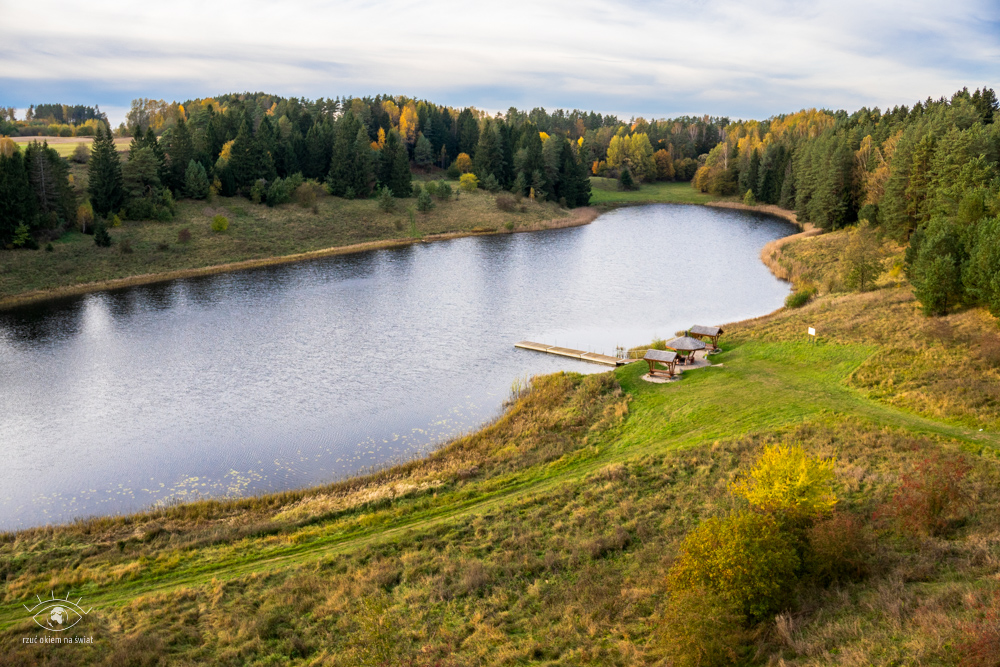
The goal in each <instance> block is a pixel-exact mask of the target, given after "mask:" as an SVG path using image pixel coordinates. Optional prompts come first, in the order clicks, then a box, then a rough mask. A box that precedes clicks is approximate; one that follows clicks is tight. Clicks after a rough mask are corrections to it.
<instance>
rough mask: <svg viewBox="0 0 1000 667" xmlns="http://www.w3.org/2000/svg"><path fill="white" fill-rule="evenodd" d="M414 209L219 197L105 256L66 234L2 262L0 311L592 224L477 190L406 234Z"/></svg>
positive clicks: (123, 233) (128, 232)
mask: <svg viewBox="0 0 1000 667" xmlns="http://www.w3.org/2000/svg"><path fill="white" fill-rule="evenodd" d="M85 177H86V175H85V169H82V168H80V167H77V168H75V169H74V180H75V181H76V182H77V183H78V184H79V183H80V182H81V181H82V180H83V179H85ZM456 189H457V188H456ZM410 208H415V200H413V199H407V200H399V201H398V203H397V207H396V210H395V211H392V212H388V213H386V212H383V211H381V210H380V209H379V207H378V203H377V202H376V201H375V200H345V199H340V198H337V197H329V196H326V195H321V196H320V197H319V198H318V199H317V201H316V207H315V209H313V208H311V207H310V208H303V207H301V206H298V205H296V204H294V203H293V204H285V205H283V206H279V207H274V208H270V207H268V206H264V205H254V204H253V203H251V202H250V201H249V200H247V199H244V198H242V197H233V198H225V197H215V198H214V199H213V200H212V201H211V202H198V201H193V200H183V201H181V202H179V203H178V205H177V215H176V216H175V217H174V219H173V220H170V221H167V222H155V221H139V222H136V221H125V222H123V223H122V226H120V227H117V228H112V229H110V230H109V231H110V233H111V236H112V239H113V241H114V242H113V244H112V246H111V247H110V248H98V247H97V246H95V245H94V239H93V237H92V236H90V235H86V234H83V233H81V232H79V231H70V232H67V233H66V234H64V235H63V236H62V237H60V238H58V239H56V240H54V241H53V242H52V251H51V252H46V251H44V250H36V251H30V250H24V251H15V252H4V253H2V255H0V261H2V262H3V263H2V264H0V306H2V305H3V304H4V302H6V303H7V304H10V303H16V302H17V301H18V299H17V298H16V297H18V296H19V295H22V296H23V295H24V294H25V293H31V292H37V291H44V290H53V289H58V288H69V289H73V288H81V286H86V285H88V284H89V283H99V282H101V281H109V280H115V279H124V278H129V277H131V276H142V275H148V274H159V273H167V272H176V271H184V270H188V269H200V268H205V267H214V266H218V265H224V264H229V263H234V262H245V261H248V260H258V259H266V258H280V257H282V256H287V255H295V254H298V253H308V252H312V251H317V250H322V249H327V248H333V247H340V246H349V245H354V244H360V243H372V242H388V241H392V240H399V241H400V242H411V241H413V240H414V239H415V238H422V237H428V236H432V235H439V234H448V233H460V234H461V233H464V234H471V233H491V232H508V231H523V230H528V229H538V228H541V227H545V226H552V227H555V226H560V225H566V224H580V221H586V220H587V219H588V217H587V216H588V215H589V216H590V217H592V213H590V212H588V211H587V210H584V209H578V210H577V211H575V212H574V213H573V214H570V213H569V212H567V211H564V210H561V209H559V207H558V206H556V205H555V204H551V203H535V202H531V201H529V200H527V199H525V200H523V201H522V203H521V205H520V208H518V209H515V210H514V211H511V212H504V211H501V210H499V209H497V207H496V204H495V197H494V196H493V195H491V194H489V193H487V192H485V191H482V190H480V191H476V192H472V193H461V194H460V195H459V196H458V198H457V199H452V200H450V201H438V202H437V205H436V206H435V208H434V209H433V210H431V211H430V212H428V213H416V212H415V213H414V214H413V223H412V225H411V221H410V216H409V212H408V209H410ZM216 215H222V216H225V217H226V218H227V219H228V221H229V228H228V230H227V231H226V232H224V233H215V232H213V231H212V230H211V220H212V218H213V217H214V216H216ZM581 216H582V217H581ZM182 230H187V231H188V232H190V240H188V241H183V240H182V235H181V231H182ZM43 245H44V244H43ZM83 289H87V287H83ZM12 297H15V298H13V299H12Z"/></svg>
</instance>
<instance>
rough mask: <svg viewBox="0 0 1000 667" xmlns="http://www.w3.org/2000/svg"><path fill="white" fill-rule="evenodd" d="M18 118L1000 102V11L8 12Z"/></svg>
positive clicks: (979, 4)
mask: <svg viewBox="0 0 1000 667" xmlns="http://www.w3.org/2000/svg"><path fill="white" fill-rule="evenodd" d="M0 17H2V20H0V104H4V105H5V106H16V107H26V106H28V105H29V104H38V103H43V102H62V103H72V104H99V105H100V106H101V108H102V109H104V110H105V111H108V112H109V115H110V116H111V119H112V121H113V122H117V121H119V120H121V119H122V118H123V117H124V110H125V108H126V107H127V106H128V103H129V101H130V100H131V99H133V98H136V97H154V98H163V99H166V100H172V99H177V100H185V99H188V98H192V97H205V96H211V95H213V94H217V93H221V92H230V91H244V90H263V91H267V92H273V93H278V94H282V95H296V96H305V97H309V98H315V97H335V96H343V95H355V96H361V95H366V94H376V93H389V94H405V95H411V96H415V97H422V98H427V99H431V100H434V101H436V102H440V103H445V104H451V105H455V106H466V105H473V106H477V107H480V108H484V109H489V110H506V109H507V107H509V106H511V105H514V106H517V107H520V108H531V107H534V106H544V107H546V108H554V107H564V108H582V109H594V110H597V111H601V112H610V113H616V114H618V115H620V116H622V117H625V118H627V117H630V116H633V115H637V116H638V115H642V116H646V117H647V118H648V117H669V116H674V115H678V114H686V113H695V114H702V113H709V114H713V115H726V116H730V117H734V118H735V117H743V118H749V117H753V118H764V117H767V116H770V115H773V114H776V113H783V112H790V111H795V110H798V109H801V108H804V107H813V106H817V107H827V108H833V109H840V108H843V109H848V110H854V109H856V108H858V107H860V106H864V105H868V106H875V105H878V106H881V107H883V108H884V107H886V106H892V105H895V104H908V105H909V104H913V102H914V101H916V100H918V99H925V98H927V97H928V96H931V97H940V96H942V95H950V94H951V93H952V92H954V91H955V90H956V89H959V88H961V87H962V86H966V85H967V86H969V87H970V88H975V87H978V86H982V85H988V86H990V87H993V88H998V89H1000V0H986V1H977V0H969V1H967V0H951V1H949V2H940V1H939V0H937V1H934V2H926V1H924V0H909V1H906V2H882V1H880V0H867V1H861V2H858V1H855V0H838V1H836V2H831V1H827V0H815V1H804V2H793V1H790V0H771V1H765V2H753V1H731V0H721V1H716V0H678V1H663V2H656V1H646V0H604V1H599V0H574V1H572V2H570V1H569V0H554V1H551V0H535V1H532V2H527V1H523V0H507V1H505V2H496V3H477V2H468V1H467V0H466V1H463V2H455V1H452V0H421V1H420V2H416V1H413V0H391V1H389V2H378V1H368V2H354V1H352V2H325V1H322V0H285V1H283V2H271V1H266V0H239V1H236V0H215V1H213V2H208V1H206V0H197V1H193V0H172V1H171V2H158V3H125V2H111V1H110V0H90V1H88V2H85V3H82V2H64V1H62V0H50V1H49V2H45V3H37V2H36V3H26V2H23V1H19V2H14V1H12V0H0Z"/></svg>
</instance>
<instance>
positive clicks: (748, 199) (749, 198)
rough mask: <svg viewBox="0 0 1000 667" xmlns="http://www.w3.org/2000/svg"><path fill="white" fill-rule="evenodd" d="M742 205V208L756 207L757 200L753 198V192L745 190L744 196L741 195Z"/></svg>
mask: <svg viewBox="0 0 1000 667" xmlns="http://www.w3.org/2000/svg"><path fill="white" fill-rule="evenodd" d="M743 205H744V206H756V205H757V198H756V197H754V196H753V190H747V191H746V194H745V195H743Z"/></svg>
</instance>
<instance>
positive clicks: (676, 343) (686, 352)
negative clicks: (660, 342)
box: [665, 336, 706, 360]
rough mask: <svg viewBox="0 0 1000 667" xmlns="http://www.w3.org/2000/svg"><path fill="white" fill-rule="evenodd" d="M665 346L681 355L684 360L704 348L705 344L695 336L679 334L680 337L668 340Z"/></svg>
mask: <svg viewBox="0 0 1000 667" xmlns="http://www.w3.org/2000/svg"><path fill="white" fill-rule="evenodd" d="M665 347H666V348H667V349H668V350H673V351H674V352H676V353H677V354H679V355H681V356H683V357H684V359H685V360H686V359H687V358H688V357H690V356H692V355H693V354H694V353H695V352H697V351H698V350H704V349H705V347H706V345H705V343H703V342H702V341H700V340H698V339H697V338H692V337H691V336H681V337H680V338H675V339H673V340H668V341H667V343H666V345H665Z"/></svg>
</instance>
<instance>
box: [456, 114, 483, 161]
mask: <svg viewBox="0 0 1000 667" xmlns="http://www.w3.org/2000/svg"><path fill="white" fill-rule="evenodd" d="M456 122H457V123H458V152H459V153H467V154H469V155H472V154H473V153H475V152H476V146H477V145H479V122H478V121H477V120H476V117H475V116H474V115H473V114H472V110H471V109H463V110H462V112H461V113H459V114H458V120H457V121H456Z"/></svg>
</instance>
